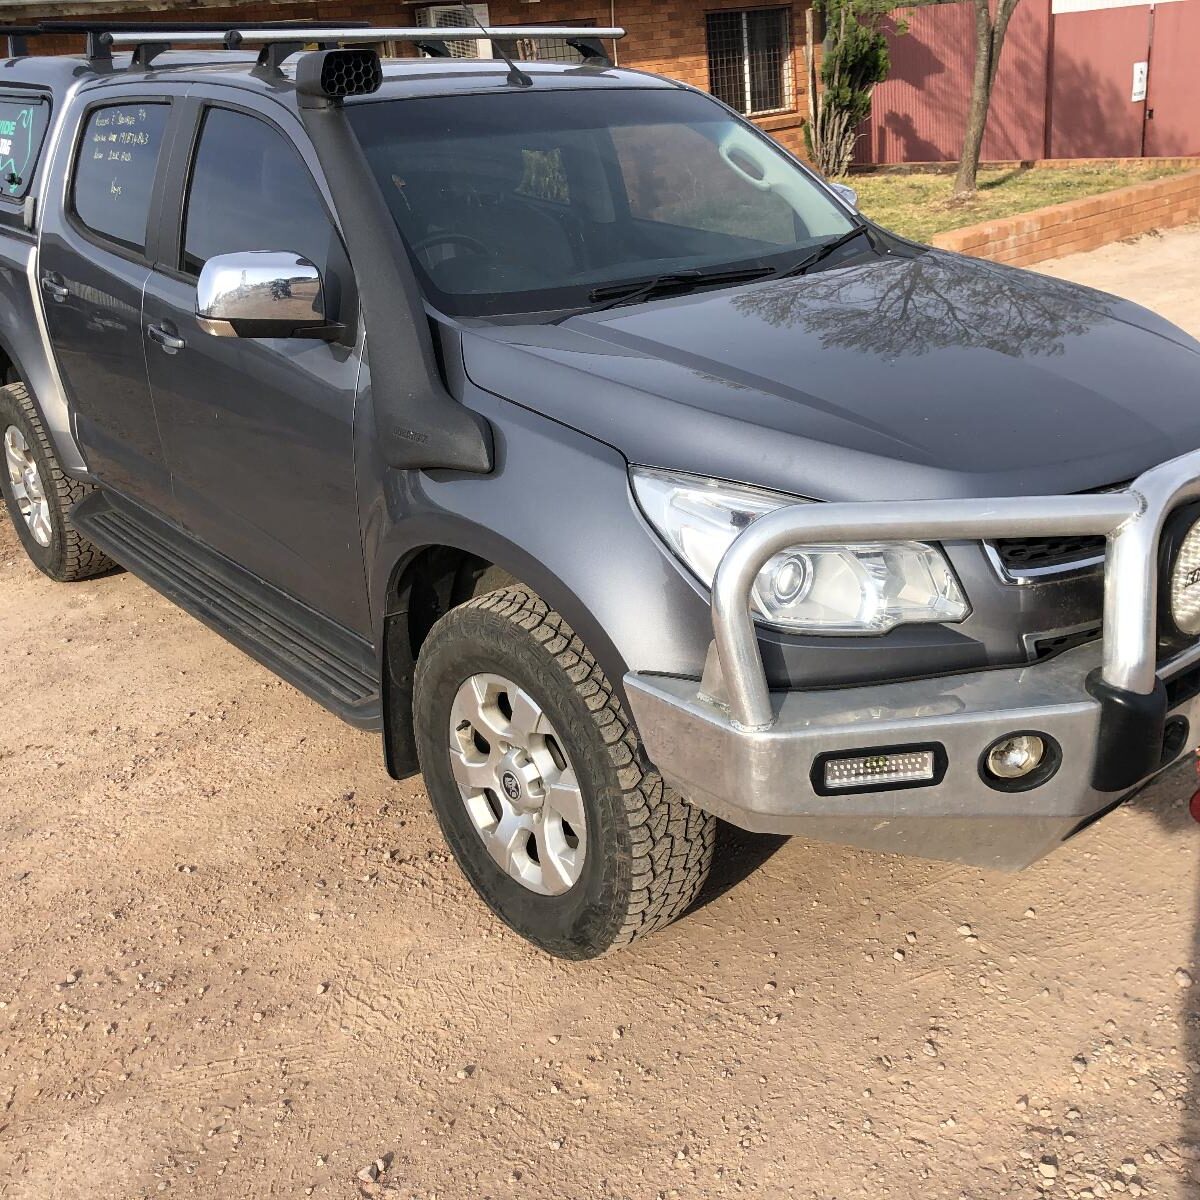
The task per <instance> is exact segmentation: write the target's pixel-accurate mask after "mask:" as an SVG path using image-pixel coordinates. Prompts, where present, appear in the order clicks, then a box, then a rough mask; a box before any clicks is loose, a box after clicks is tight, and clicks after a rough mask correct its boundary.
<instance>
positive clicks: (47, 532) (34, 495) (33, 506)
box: [4, 425, 53, 546]
mask: <svg viewBox="0 0 1200 1200" xmlns="http://www.w3.org/2000/svg"><path fill="white" fill-rule="evenodd" d="M4 466H5V470H6V471H7V472H8V483H9V487H11V488H12V494H13V499H14V500H15V501H16V504H17V511H18V512H19V513H20V514H21V516H22V517H23V518H24V520H25V524H26V525H27V526H28V527H29V532H30V533H31V534H32V535H33V540H34V541H35V542H37V544H38V545H39V546H49V545H50V538H51V536H52V535H53V528H52V526H51V524H50V501H49V500H47V499H46V490H45V488H44V487H43V486H42V477H41V475H39V474H38V468H37V462H36V461H35V459H34V457H33V453H32V451H31V450H30V449H29V443H28V442H26V440H25V435H24V434H23V433H22V432H21V431H20V430H19V429H18V428H17V427H16V426H15V425H10V426H9V427H8V428H7V429H6V430H5V431H4Z"/></svg>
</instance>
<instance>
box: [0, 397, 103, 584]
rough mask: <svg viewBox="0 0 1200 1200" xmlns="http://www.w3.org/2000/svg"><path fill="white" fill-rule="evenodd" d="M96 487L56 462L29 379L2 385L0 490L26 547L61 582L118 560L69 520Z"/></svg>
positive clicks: (98, 571) (40, 566)
mask: <svg viewBox="0 0 1200 1200" xmlns="http://www.w3.org/2000/svg"><path fill="white" fill-rule="evenodd" d="M94 490H95V488H94V487H93V486H92V485H91V484H90V483H80V482H79V481H78V480H75V479H72V478H71V477H70V476H69V475H66V474H64V472H63V469H62V468H61V467H60V466H59V465H58V458H57V457H56V455H55V453H54V446H53V444H52V443H51V441H50V438H49V436H48V435H47V433H46V430H45V427H44V426H43V425H42V419H41V417H40V416H39V415H38V411H37V408H36V406H35V405H34V403H33V398H32V397H31V396H30V395H29V392H28V390H27V389H26V387H25V385H24V384H23V383H10V384H8V385H7V386H5V387H2V388H0V493H3V495H4V503H5V505H6V507H7V508H8V512H9V516H11V517H12V522H13V526H14V528H15V529H16V531H17V536H18V537H19V538H20V539H21V544H22V545H23V546H24V547H25V553H26V554H28V555H29V557H30V559H31V560H32V562H33V564H34V566H36V567H37V568H38V570H39V571H42V572H43V573H44V574H46V575H49V576H50V578H51V579H53V580H56V581H57V582H59V583H74V582H75V581H76V580H80V579H90V578H91V577H92V576H93V575H100V574H102V573H103V572H105V571H111V570H112V568H113V567H114V566H115V564H114V563H113V561H112V560H111V559H110V558H108V557H107V556H106V555H104V554H103V553H101V551H99V550H98V549H97V548H96V547H95V546H93V545H92V543H91V542H89V541H88V540H87V538H85V537H84V536H83V535H82V534H81V533H80V532H79V531H78V530H77V529H76V528H75V526H74V525H73V524H72V523H71V515H70V514H71V509H72V508H73V507H74V506H75V505H76V504H78V503H79V501H80V500H82V499H83V498H84V497H85V496H87V495H89V494H90V493H91V492H93V491H94Z"/></svg>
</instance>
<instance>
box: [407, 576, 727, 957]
mask: <svg viewBox="0 0 1200 1200" xmlns="http://www.w3.org/2000/svg"><path fill="white" fill-rule="evenodd" d="M415 687H416V695H415V709H416V714H417V716H416V734H417V747H418V753H419V756H420V761H421V770H422V773H423V774H424V777H425V785H426V788H427V789H428V792H429V797H430V800H431V802H432V804H433V808H434V812H435V813H436V814H437V818H438V821H439V823H440V824H441V827H442V831H443V833H444V834H445V836H446V840H447V842H448V843H449V845H450V848H451V850H452V851H453V853H454V856H455V858H456V859H457V861H458V864H459V866H460V867H461V868H462V870H463V873H464V874H465V875H466V876H467V878H468V879H469V880H470V881H471V884H472V885H473V886H474V888H475V890H476V891H477V892H478V893H479V894H480V896H481V897H482V898H483V899H484V901H485V902H486V903H487V904H488V906H489V907H490V908H491V909H492V911H493V912H495V913H496V915H497V916H499V917H500V919H501V920H503V921H505V922H506V923H507V924H508V925H510V926H512V928H513V929H515V930H516V931H517V932H518V933H520V934H521V935H522V936H523V937H525V938H527V939H528V940H529V941H531V942H533V943H534V944H535V945H537V946H540V947H541V948H542V949H544V950H547V951H549V952H550V953H551V954H555V955H558V956H559V957H561V958H573V959H582V958H594V957H596V956H597V955H600V954H604V953H606V952H607V951H609V950H613V949H616V948H618V947H620V946H624V945H627V944H628V943H629V942H631V941H633V940H634V939H635V938H637V937H640V936H642V935H643V934H645V933H649V932H650V931H651V930H654V929H658V928H661V927H662V926H664V925H667V924H669V923H670V922H671V921H673V920H674V919H675V918H676V917H678V916H679V915H680V914H681V913H682V912H684V910H685V909H687V908H688V906H689V905H690V904H691V903H692V902H693V900H695V898H696V895H697V893H698V892H699V890H700V888H701V886H702V885H703V883H704V881H705V879H706V878H707V876H708V872H709V868H710V866H711V865H712V857H713V846H714V842H715V837H716V821H715V819H714V818H713V817H711V816H709V815H708V814H707V813H705V812H702V811H701V810H700V809H697V808H693V807H692V806H691V805H689V804H686V803H684V801H683V800H682V799H681V798H680V797H679V796H677V795H676V794H675V793H674V792H673V791H671V790H670V789H669V788H667V787H666V786H664V784H663V782H662V779H661V778H660V777H659V775H658V773H657V772H656V771H655V770H654V769H653V768H652V767H651V766H650V765H649V764H648V763H647V762H646V759H645V755H644V752H643V750H642V746H641V742H640V741H639V739H638V736H637V733H636V732H635V731H634V729H633V727H632V725H631V724H630V722H629V718H628V717H627V716H626V715H625V711H624V709H623V708H622V706H621V703H620V701H619V700H618V699H617V698H616V697H614V695H613V692H612V687H611V685H610V684H609V682H608V680H607V678H606V677H605V675H604V673H603V671H601V669H600V667H599V666H598V665H597V663H596V661H595V659H593V658H592V656H591V654H590V653H589V652H588V650H587V648H586V647H585V646H584V645H583V643H582V642H581V641H580V640H579V638H577V637H576V636H575V634H574V633H573V632H572V631H571V629H570V628H569V627H568V625H567V624H566V622H565V621H564V620H563V619H562V617H560V616H559V615H558V614H557V613H555V612H552V611H551V610H550V609H549V608H547V607H546V605H545V604H544V603H543V602H542V601H541V600H540V599H538V598H537V597H536V596H534V595H532V594H531V593H529V592H528V591H525V590H524V589H521V588H507V589H504V590H502V591H497V592H490V593H489V594H488V595H486V596H482V597H480V598H479V599H477V600H473V601H471V602H470V603H468V604H465V605H463V606H462V607H461V608H457V609H454V610H453V611H452V612H450V613H448V614H447V615H446V616H444V617H443V618H442V619H441V620H440V621H439V622H438V623H437V624H436V625H435V626H434V627H433V629H432V631H431V632H430V634H429V637H428V638H427V639H426V641H425V644H424V646H423V647H422V648H421V655H420V659H419V661H418V663H417V674H416V684H415Z"/></svg>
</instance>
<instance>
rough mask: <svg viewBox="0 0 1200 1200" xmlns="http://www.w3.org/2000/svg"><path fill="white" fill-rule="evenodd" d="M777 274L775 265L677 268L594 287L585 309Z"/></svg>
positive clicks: (746, 281)
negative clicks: (687, 269)
mask: <svg viewBox="0 0 1200 1200" xmlns="http://www.w3.org/2000/svg"><path fill="white" fill-rule="evenodd" d="M774 274H775V268H774V267H739V268H738V269H736V270H732V271H674V272H671V273H670V274H665V275H655V276H654V277H653V278H652V279H645V280H642V281H641V282H638V283H611V284H606V285H605V286H604V287H598V288H593V289H592V290H591V292H589V293H588V299H589V300H591V301H592V302H593V304H594V306H595V307H593V308H589V309H587V310H586V311H587V312H601V311H602V310H603V309H606V308H615V307H616V306H617V305H618V304H637V303H638V301H639V300H646V299H649V298H650V297H651V296H653V295H655V294H656V293H658V292H677V293H679V294H680V295H683V294H684V293H685V292H690V291H692V290H693V289H694V288H699V287H708V286H710V285H712V284H719V283H748V282H749V281H750V280H752V279H761V278H762V277H763V276H764V275H774Z"/></svg>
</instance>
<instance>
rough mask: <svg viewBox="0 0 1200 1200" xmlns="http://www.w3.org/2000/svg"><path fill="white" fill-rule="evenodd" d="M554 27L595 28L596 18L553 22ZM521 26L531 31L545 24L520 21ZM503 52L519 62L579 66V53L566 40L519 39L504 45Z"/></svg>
mask: <svg viewBox="0 0 1200 1200" xmlns="http://www.w3.org/2000/svg"><path fill="white" fill-rule="evenodd" d="M552 23H553V24H555V25H580V26H589V25H590V26H592V27H593V28H595V25H596V18H595V17H587V18H584V19H578V20H573V21H554V22H552ZM521 24H522V25H528V26H529V27H530V28H531V29H535V28H537V26H538V25H539V24H542V25H544V24H546V22H545V21H540V22H539V21H522V22H521ZM504 49H505V51H506V52H507V53H508V54H510V55H511V56H512V57H513V58H515V59H518V60H519V61H520V62H560V63H574V65H575V66H578V65H579V51H578V50H575V49H573V48H572V47H571V46H568V45H567V39H566V38H558V37H528V38H520V39H518V40H517V41H514V42H505V43H504Z"/></svg>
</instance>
